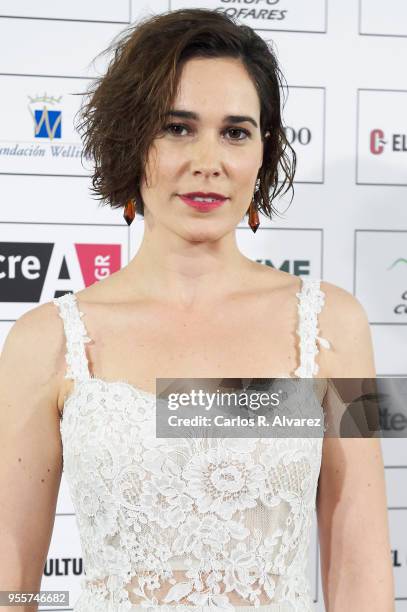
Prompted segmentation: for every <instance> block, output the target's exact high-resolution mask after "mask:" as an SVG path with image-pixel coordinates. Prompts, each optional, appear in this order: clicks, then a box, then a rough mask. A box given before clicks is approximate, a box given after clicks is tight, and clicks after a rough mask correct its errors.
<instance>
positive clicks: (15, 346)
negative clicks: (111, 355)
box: [0, 302, 64, 408]
mask: <svg viewBox="0 0 407 612" xmlns="http://www.w3.org/2000/svg"><path fill="white" fill-rule="evenodd" d="M63 349H64V331H63V324H62V321H61V319H60V317H59V316H58V312H57V308H56V306H55V304H54V303H53V302H46V303H44V304H40V305H39V306H36V307H34V308H32V309H31V310H28V311H27V312H25V313H24V314H23V315H21V316H20V317H19V318H18V319H17V320H16V321H15V322H14V323H13V325H12V326H11V328H10V330H9V332H8V334H7V336H6V339H5V342H4V344H3V348H2V352H1V356H0V364H1V365H0V377H1V376H7V375H9V373H10V372H14V373H15V377H17V376H18V377H19V381H20V382H19V384H24V385H25V386H26V388H27V390H28V389H29V388H30V387H33V388H34V387H36V388H38V389H40V388H41V392H42V393H43V394H44V399H46V400H48V401H49V402H50V404H53V402H54V400H55V408H56V406H57V403H56V402H57V397H58V391H59V386H60V383H61V378H62V376H63V360H64V351H63Z"/></svg>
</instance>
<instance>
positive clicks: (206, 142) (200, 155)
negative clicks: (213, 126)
mask: <svg viewBox="0 0 407 612" xmlns="http://www.w3.org/2000/svg"><path fill="white" fill-rule="evenodd" d="M192 151H193V152H192V154H191V169H192V172H193V174H197V173H198V174H203V175H205V176H211V175H218V174H220V173H221V171H222V158H221V153H220V147H219V145H218V143H217V142H216V138H215V137H214V136H213V137H211V136H209V135H208V136H207V137H202V138H200V139H199V140H198V142H197V143H196V144H195V146H194V147H193V149H192Z"/></svg>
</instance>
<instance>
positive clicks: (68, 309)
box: [52, 293, 91, 380]
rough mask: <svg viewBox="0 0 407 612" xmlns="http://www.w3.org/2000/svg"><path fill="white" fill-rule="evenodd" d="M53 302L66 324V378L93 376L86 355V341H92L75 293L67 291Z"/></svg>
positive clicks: (83, 378)
mask: <svg viewBox="0 0 407 612" xmlns="http://www.w3.org/2000/svg"><path fill="white" fill-rule="evenodd" d="M52 301H53V303H54V304H55V305H56V306H57V308H58V314H59V316H60V317H61V319H62V321H63V324H64V331H65V339H66V354H65V359H66V363H67V371H66V374H65V378H72V379H73V380H87V379H89V378H91V375H90V371H89V365H88V360H87V357H86V351H85V343H86V342H90V341H91V338H89V337H88V335H87V332H86V329H85V325H84V324H83V321H82V317H83V313H82V312H80V310H79V308H78V304H77V300H76V295H75V294H74V293H65V294H64V295H61V296H60V297H57V298H54V299H53V300H52Z"/></svg>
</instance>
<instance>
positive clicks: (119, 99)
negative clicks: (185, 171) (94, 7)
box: [77, 8, 296, 218]
mask: <svg viewBox="0 0 407 612" xmlns="http://www.w3.org/2000/svg"><path fill="white" fill-rule="evenodd" d="M116 38H117V37H116ZM112 50H113V51H114V55H113V57H112V59H111V60H110V63H109V65H108V68H107V71H106V73H105V74H104V75H102V76H101V77H100V78H97V79H95V80H94V81H93V82H92V84H91V86H90V87H89V88H88V90H87V91H86V92H83V93H85V94H86V95H85V99H84V102H83V103H82V107H81V108H80V110H79V113H80V122H79V124H78V126H77V129H78V131H79V132H80V133H81V132H82V140H83V150H82V156H85V157H86V158H88V159H91V160H92V162H93V163H94V172H93V174H92V187H91V192H92V193H94V194H96V195H97V196H99V197H98V199H100V200H102V201H103V202H104V203H107V204H108V205H110V206H111V207H112V208H122V207H124V206H125V205H126V203H127V202H128V201H129V200H133V201H134V202H135V203H136V210H137V212H138V213H139V214H141V215H143V214H144V202H143V200H142V197H141V193H140V184H141V180H142V178H143V172H144V169H145V165H146V160H147V155H148V151H149V148H150V145H151V144H152V142H153V140H154V139H155V138H156V136H157V135H158V134H159V133H160V131H161V130H162V127H163V123H164V121H165V114H166V112H167V111H168V110H170V108H171V103H172V101H173V99H174V98H175V95H176V92H177V85H178V81H179V78H180V72H181V68H182V65H183V64H184V63H185V62H186V61H187V60H188V59H191V58H193V57H209V58H217V57H232V58H237V59H239V60H241V62H242V63H243V65H244V66H245V68H246V70H247V72H248V74H249V76H250V77H251V78H252V80H253V83H254V85H255V87H256V90H257V92H258V95H259V99H260V107H261V113H260V130H261V135H262V139H263V142H264V155H263V164H262V166H261V169H260V171H259V174H258V178H259V179H260V189H259V191H258V192H257V193H256V195H255V201H256V204H257V207H258V209H259V210H260V211H262V212H263V213H264V214H265V215H266V216H268V217H270V218H272V212H275V213H276V214H277V215H278V214H279V212H278V211H277V210H275V209H274V208H273V207H272V205H271V202H272V200H273V199H274V198H275V197H276V196H277V195H279V194H280V193H281V192H282V190H283V189H284V186H285V185H287V187H286V189H285V191H283V193H285V192H286V191H288V189H289V188H290V187H291V188H292V191H293V195H294V186H293V182H294V173H295V166H296V155H295V152H294V150H293V148H292V147H291V145H290V143H289V142H288V140H287V138H286V135H285V131H284V129H283V125H282V118H281V109H280V87H282V77H283V75H282V73H281V70H280V68H279V65H278V61H277V59H276V56H275V54H274V53H273V51H272V48H271V45H269V44H268V43H267V42H266V41H264V40H263V39H262V38H261V37H260V36H259V35H258V34H256V32H255V31H254V30H253V29H252V28H250V27H248V26H246V25H239V24H237V23H235V21H233V19H232V18H230V17H228V16H227V15H226V14H224V13H221V12H218V11H215V10H210V9H203V8H196V9H180V10H176V11H169V12H167V13H161V14H159V15H153V16H148V17H145V18H144V19H143V20H141V21H139V22H137V23H136V24H135V25H132V26H130V27H129V28H126V30H124V32H121V33H120V34H119V39H118V40H117V41H116V39H113V42H112V43H111V44H110V45H109V47H107V48H106V49H105V50H104V51H102V53H101V54H99V55H98V56H97V57H99V56H100V55H104V54H105V53H108V52H110V51H112ZM95 59H96V58H95ZM80 95H82V94H80ZM267 131H269V132H270V134H269V135H268V137H267V138H265V134H266V132H267ZM287 148H288V149H289V150H290V151H291V154H292V161H291V160H290V157H289V155H287V152H286V149H287ZM279 165H280V166H281V169H282V174H283V180H282V181H279V178H280V176H279V168H278V166H279ZM279 182H280V185H278V183H279ZM291 200H292V198H291Z"/></svg>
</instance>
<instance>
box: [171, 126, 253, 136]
mask: <svg viewBox="0 0 407 612" xmlns="http://www.w3.org/2000/svg"><path fill="white" fill-rule="evenodd" d="M174 129H180V130H182V129H185V130H189V128H188V126H187V125H184V124H183V123H168V124H167V125H166V126H164V131H165V132H169V133H170V134H172V135H173V136H180V132H175V131H174ZM224 131H225V132H240V133H242V134H244V135H245V137H246V138H251V134H250V132H249V131H248V130H245V129H243V128H237V127H230V128H226V129H225V130H224ZM246 138H231V140H246Z"/></svg>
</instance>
